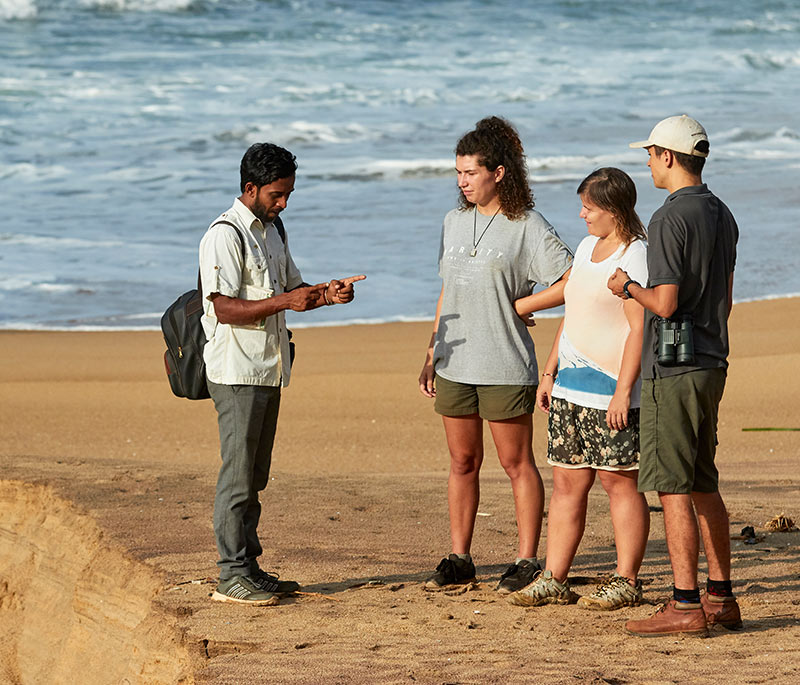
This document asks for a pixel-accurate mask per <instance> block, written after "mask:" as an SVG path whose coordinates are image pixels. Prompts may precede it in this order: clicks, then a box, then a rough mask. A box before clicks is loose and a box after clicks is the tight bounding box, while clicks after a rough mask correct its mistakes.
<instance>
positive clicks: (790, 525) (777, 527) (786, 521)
mask: <svg viewBox="0 0 800 685" xmlns="http://www.w3.org/2000/svg"><path fill="white" fill-rule="evenodd" d="M765 526H766V529H767V530H771V531H773V532H775V533H788V532H789V531H791V530H797V526H795V524H794V521H792V519H790V518H789V517H788V516H787V515H786V514H784V513H783V512H781V513H780V514H778V515H777V516H773V517H772V518H771V519H770V520H769V521H767V523H766V524H765Z"/></svg>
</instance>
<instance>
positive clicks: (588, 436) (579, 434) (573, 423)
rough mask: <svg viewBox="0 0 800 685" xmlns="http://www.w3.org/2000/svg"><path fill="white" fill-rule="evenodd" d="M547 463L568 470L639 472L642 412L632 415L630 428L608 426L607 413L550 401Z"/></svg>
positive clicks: (553, 400) (630, 415)
mask: <svg viewBox="0 0 800 685" xmlns="http://www.w3.org/2000/svg"><path fill="white" fill-rule="evenodd" d="M547 463H548V464H551V465H553V466H563V467H565V468H573V469H574V468H592V469H603V470H607V471H626V470H629V469H637V468H639V410H638V409H631V410H629V411H628V427H627V428H625V429H623V430H621V431H618V430H614V429H613V428H609V427H608V425H607V424H606V410H605V409H592V408H591V407H582V406H580V405H579V404H572V403H571V402H567V401H566V400H563V399H560V398H558V397H551V398H550V420H549V423H548V426H547Z"/></svg>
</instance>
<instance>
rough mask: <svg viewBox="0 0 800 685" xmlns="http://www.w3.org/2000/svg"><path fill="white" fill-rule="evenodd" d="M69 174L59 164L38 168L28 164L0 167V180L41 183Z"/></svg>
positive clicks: (20, 163)
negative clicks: (13, 179) (15, 179)
mask: <svg viewBox="0 0 800 685" xmlns="http://www.w3.org/2000/svg"><path fill="white" fill-rule="evenodd" d="M69 173H70V172H69V169H67V168H66V167H64V166H61V165H59V164H51V165H50V166H40V165H37V164H32V163H30V162H19V163H17V164H7V165H3V166H2V167H0V180H5V179H9V178H21V179H24V180H25V181H43V180H52V179H54V178H63V177H65V176H68V175H69Z"/></svg>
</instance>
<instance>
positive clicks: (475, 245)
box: [469, 205, 500, 257]
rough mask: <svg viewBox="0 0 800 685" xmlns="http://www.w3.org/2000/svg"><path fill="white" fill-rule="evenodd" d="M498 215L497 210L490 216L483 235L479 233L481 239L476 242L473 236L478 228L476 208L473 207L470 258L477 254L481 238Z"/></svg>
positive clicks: (498, 211)
mask: <svg viewBox="0 0 800 685" xmlns="http://www.w3.org/2000/svg"><path fill="white" fill-rule="evenodd" d="M499 213H500V209H499V208H498V210H497V211H496V212H495V213H494V214H492V218H491V219H489V223H488V224H486V228H484V229H483V233H481V237H480V238H478V239H477V240H475V235H476V233H477V228H478V206H477V205H475V213H474V214H473V215H472V251H471V252H470V253H469V256H470V257H474V256H475V255H477V254H478V245H480V242H481V240H483V236H485V235H486V231H488V230H489V226H491V225H492V221H494V218H495V217H496V216H497V215H498V214H499Z"/></svg>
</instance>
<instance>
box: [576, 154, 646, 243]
mask: <svg viewBox="0 0 800 685" xmlns="http://www.w3.org/2000/svg"><path fill="white" fill-rule="evenodd" d="M578 195H580V196H581V197H583V196H584V195H585V196H586V197H588V198H589V200H591V202H593V203H594V204H596V205H597V206H598V207H600V209H605V210H606V211H607V212H610V213H611V215H612V216H613V217H614V223H615V224H616V226H617V235H618V236H619V237H620V240H622V242H623V244H624V245H625V247H626V248H627V246H628V245H630V244H631V243H632V242H633V241H634V240H637V239H638V240H645V239H646V238H647V234H646V233H645V230H644V224H642V220H641V219H640V218H639V215H638V214H637V213H636V184H635V183H634V182H633V179H631V177H630V176H628V174H626V173H625V172H624V171H622V169H617V168H616V167H613V166H607V167H603V168H601V169H597V170H595V171H593V172H592V173H591V174H589V175H588V176H587V177H586V178H584V179H583V180H582V181H581V184H580V185H579V186H578Z"/></svg>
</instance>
